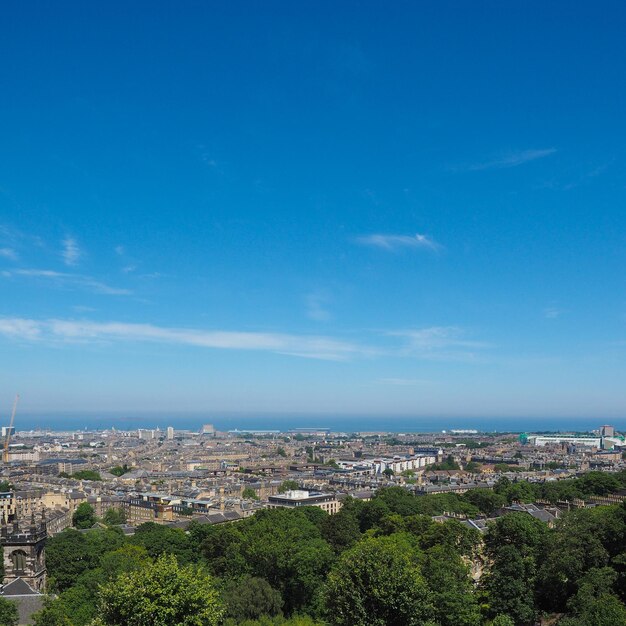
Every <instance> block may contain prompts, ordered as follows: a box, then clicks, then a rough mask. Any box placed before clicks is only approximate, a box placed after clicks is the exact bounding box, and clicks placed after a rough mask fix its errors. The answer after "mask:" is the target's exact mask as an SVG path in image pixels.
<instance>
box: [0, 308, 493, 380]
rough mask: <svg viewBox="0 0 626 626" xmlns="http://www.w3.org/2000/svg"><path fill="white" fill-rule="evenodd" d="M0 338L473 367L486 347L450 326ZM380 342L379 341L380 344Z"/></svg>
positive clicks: (53, 324) (145, 327)
mask: <svg viewBox="0 0 626 626" xmlns="http://www.w3.org/2000/svg"><path fill="white" fill-rule="evenodd" d="M0 335H5V336H6V337H9V338H12V339H19V340H24V341H38V342H40V343H45V344H51V345H57V344H73V343H84V344H89V343H96V344H102V343H128V342H151V343H159V344H171V345H180V346H196V347H198V348H211V349H222V350H248V351H258V352H270V353H277V354H284V355H290V356H298V357H303V358H308V359H323V360H327V361H348V360H353V359H372V358H377V357H379V358H402V359H405V358H413V359H418V360H429V361H430V360H437V361H461V362H467V363H476V362H479V358H478V355H477V353H478V352H479V351H480V350H483V349H484V348H486V347H488V345H487V344H484V343H480V342H475V341H470V340H468V339H465V338H464V333H463V331H462V330H460V329H458V328H453V327H431V328H425V329H420V330H402V331H391V332H384V333H378V334H377V335H378V336H377V337H370V339H373V340H374V343H373V344H372V343H369V342H361V341H358V340H357V341H346V340H344V339H341V338H337V337H332V336H325V335H308V334H293V333H282V332H250V331H232V330H206V329H198V328H179V327H166V326H156V325H154V324H146V323H127V322H116V321H109V322H97V321H90V320H74V319H69V320H67V319H66V320H63V319H46V320H34V319H22V318H0ZM381 339H382V340H384V341H382V342H381ZM380 382H384V383H385V384H390V385H405V386H408V385H417V384H424V383H425V382H426V381H422V380H419V379H409V378H386V379H382V380H381V381H380Z"/></svg>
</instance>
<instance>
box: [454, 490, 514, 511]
mask: <svg viewBox="0 0 626 626" xmlns="http://www.w3.org/2000/svg"><path fill="white" fill-rule="evenodd" d="M463 499H464V500H465V501H466V502H469V503H470V504H473V505H474V506H475V507H477V508H478V509H480V511H481V512H482V513H485V514H487V515H490V514H491V513H493V512H494V511H495V510H496V509H499V508H501V507H503V506H505V505H506V497H505V496H504V495H502V494H500V493H496V492H495V491H492V490H491V489H483V488H478V489H470V490H469V491H468V492H467V493H465V494H463Z"/></svg>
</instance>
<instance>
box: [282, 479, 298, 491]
mask: <svg viewBox="0 0 626 626" xmlns="http://www.w3.org/2000/svg"><path fill="white" fill-rule="evenodd" d="M299 486H300V485H298V483H297V482H296V481H295V480H283V482H282V483H281V485H280V487H279V488H278V493H285V492H287V491H292V490H293V489H298V487H299Z"/></svg>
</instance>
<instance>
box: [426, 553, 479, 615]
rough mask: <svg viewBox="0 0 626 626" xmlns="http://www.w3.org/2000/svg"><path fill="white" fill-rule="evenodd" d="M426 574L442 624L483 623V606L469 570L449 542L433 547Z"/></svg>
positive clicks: (427, 555) (427, 560)
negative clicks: (479, 601)
mask: <svg viewBox="0 0 626 626" xmlns="http://www.w3.org/2000/svg"><path fill="white" fill-rule="evenodd" d="M422 573H423V575H424V577H425V578H426V581H427V583H428V586H429V587H430V590H431V593H432V601H433V607H434V611H435V619H436V621H437V623H438V624H440V625H441V626H479V625H480V624H481V615H480V607H479V604H478V601H477V599H476V594H475V593H474V589H473V585H472V581H471V579H470V576H469V569H468V567H467V565H465V563H463V561H462V559H461V557H460V555H459V554H458V553H457V552H456V551H455V550H454V549H452V550H451V549H450V548H449V547H448V546H446V545H437V546H434V547H432V548H430V549H429V550H428V551H427V552H426V554H425V559H424V562H423V565H422Z"/></svg>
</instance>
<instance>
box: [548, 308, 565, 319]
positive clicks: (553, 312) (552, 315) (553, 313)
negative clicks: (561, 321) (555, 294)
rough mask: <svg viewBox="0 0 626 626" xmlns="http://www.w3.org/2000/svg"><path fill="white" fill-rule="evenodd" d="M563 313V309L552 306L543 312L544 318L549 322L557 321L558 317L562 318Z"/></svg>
mask: <svg viewBox="0 0 626 626" xmlns="http://www.w3.org/2000/svg"><path fill="white" fill-rule="evenodd" d="M562 313H563V311H561V309H557V308H556V307H552V306H551V307H548V308H547V309H544V310H543V316H544V317H545V318H546V319H549V320H555V319H556V318H557V317H561V315H562Z"/></svg>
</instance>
